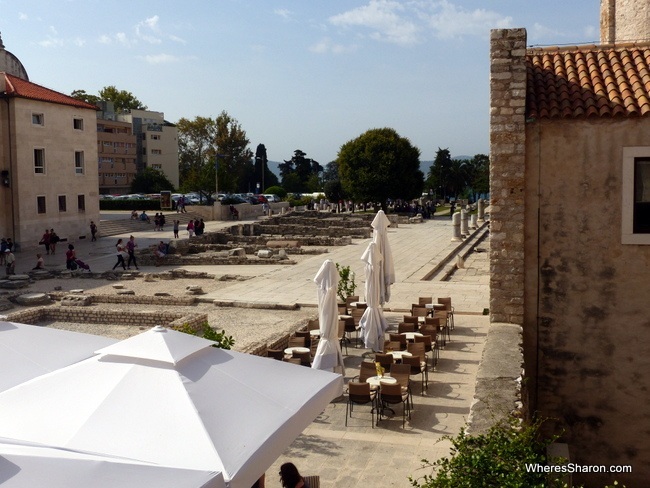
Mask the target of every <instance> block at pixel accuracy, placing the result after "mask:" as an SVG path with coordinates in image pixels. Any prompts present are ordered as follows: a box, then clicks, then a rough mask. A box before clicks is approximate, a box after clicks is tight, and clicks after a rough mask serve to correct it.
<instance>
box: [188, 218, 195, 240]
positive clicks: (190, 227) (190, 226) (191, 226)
mask: <svg viewBox="0 0 650 488" xmlns="http://www.w3.org/2000/svg"><path fill="white" fill-rule="evenodd" d="M187 234H188V235H189V237H192V236H193V235H194V221H193V220H192V219H190V221H189V222H188V223H187Z"/></svg>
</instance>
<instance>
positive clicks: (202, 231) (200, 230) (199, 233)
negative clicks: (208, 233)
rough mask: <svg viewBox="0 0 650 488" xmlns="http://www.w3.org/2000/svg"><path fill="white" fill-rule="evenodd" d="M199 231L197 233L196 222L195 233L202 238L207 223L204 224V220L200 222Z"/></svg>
mask: <svg viewBox="0 0 650 488" xmlns="http://www.w3.org/2000/svg"><path fill="white" fill-rule="evenodd" d="M198 230H199V232H197V228H196V222H194V232H196V235H197V236H202V235H203V233H204V232H205V222H203V219H201V220H199V227H198Z"/></svg>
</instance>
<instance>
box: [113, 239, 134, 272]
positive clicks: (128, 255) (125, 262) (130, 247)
mask: <svg viewBox="0 0 650 488" xmlns="http://www.w3.org/2000/svg"><path fill="white" fill-rule="evenodd" d="M136 247H138V245H137V244H136V243H135V237H133V236H131V237H129V240H128V241H127V242H126V244H125V243H124V240H123V239H118V240H117V244H115V250H116V256H117V262H116V263H115V266H113V269H115V268H117V267H118V266H122V269H124V270H127V269H131V264H132V263H133V266H135V269H140V268H138V261H137V260H136V258H135V248H136Z"/></svg>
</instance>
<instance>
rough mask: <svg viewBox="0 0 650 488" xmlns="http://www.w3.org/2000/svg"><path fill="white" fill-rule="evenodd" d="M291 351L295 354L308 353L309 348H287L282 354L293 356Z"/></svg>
mask: <svg viewBox="0 0 650 488" xmlns="http://www.w3.org/2000/svg"><path fill="white" fill-rule="evenodd" d="M293 351H296V352H309V348H308V347H287V348H286V349H285V350H284V353H285V354H286V355H287V356H291V355H292V354H293Z"/></svg>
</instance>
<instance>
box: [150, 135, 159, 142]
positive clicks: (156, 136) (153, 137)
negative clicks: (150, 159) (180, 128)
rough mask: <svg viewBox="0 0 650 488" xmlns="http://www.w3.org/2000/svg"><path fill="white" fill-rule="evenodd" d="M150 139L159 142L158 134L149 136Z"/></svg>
mask: <svg viewBox="0 0 650 488" xmlns="http://www.w3.org/2000/svg"><path fill="white" fill-rule="evenodd" d="M151 138H152V139H153V140H154V141H159V140H160V134H151Z"/></svg>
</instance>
